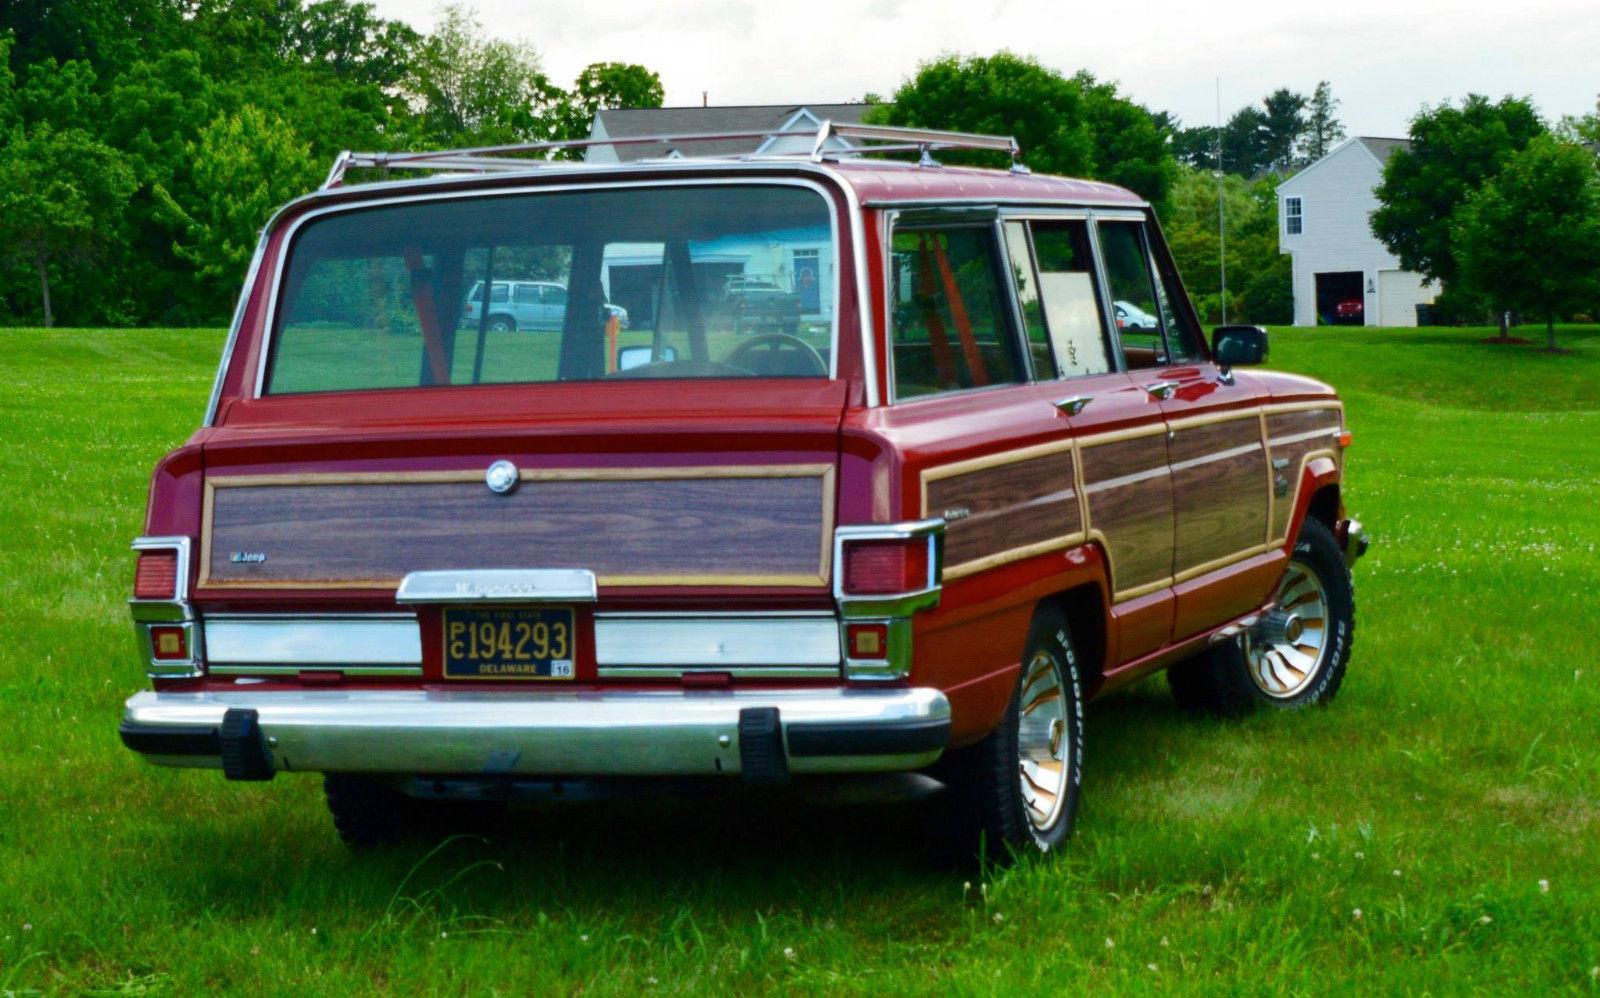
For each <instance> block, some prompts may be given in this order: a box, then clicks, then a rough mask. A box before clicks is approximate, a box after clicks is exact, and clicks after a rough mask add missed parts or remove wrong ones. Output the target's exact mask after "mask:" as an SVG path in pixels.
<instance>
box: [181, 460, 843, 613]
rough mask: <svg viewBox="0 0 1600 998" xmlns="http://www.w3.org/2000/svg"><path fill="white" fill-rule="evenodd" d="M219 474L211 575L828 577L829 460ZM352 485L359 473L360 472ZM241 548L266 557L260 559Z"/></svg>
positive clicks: (213, 579)
mask: <svg viewBox="0 0 1600 998" xmlns="http://www.w3.org/2000/svg"><path fill="white" fill-rule="evenodd" d="M696 471H697V473H696V474H694V475H692V476H689V475H685V476H682V477H670V478H669V477H628V476H619V475H606V474H605V473H603V472H597V473H596V476H597V477H595V478H594V479H587V480H586V479H583V478H577V477H573V475H572V473H563V474H561V475H560V476H559V477H554V478H540V477H539V476H538V473H532V474H530V473H526V472H525V473H524V476H523V481H522V483H521V485H520V487H519V488H518V489H517V490H516V491H515V492H513V493H511V494H510V495H496V494H494V493H492V492H490V491H489V490H488V489H487V488H485V486H484V484H483V476H482V473H481V472H474V473H468V475H466V476H456V478H457V479H458V480H438V479H439V477H441V476H433V480H426V479H427V478H428V477H429V476H425V475H418V476H414V477H416V478H421V479H424V480H410V481H406V480H395V478H396V477H404V476H373V480H360V479H359V477H358V476H343V477H340V476H328V477H327V478H326V479H323V480H318V479H317V478H316V477H315V476H307V477H306V478H305V479H304V480H301V481H295V482H286V481H283V480H282V479H279V478H276V477H270V478H262V479H256V480H252V479H250V478H248V477H238V478H224V479H214V480H212V481H211V482H208V489H207V492H208V495H207V510H206V520H205V525H206V532H205V537H204V539H203V542H202V543H203V551H202V572H203V573H204V574H203V576H202V579H201V585H204V586H212V587H229V586H232V587H289V588H292V587H302V588H303V587H324V586H329V587H355V586H372V587H389V586H394V585H397V584H398V583H399V581H400V579H401V578H403V577H404V576H405V574H406V573H407V572H413V571H425V570H432V569H462V568H540V567H550V568H587V569H590V570H591V571H593V572H594V573H595V575H596V576H598V577H599V581H600V582H601V583H602V584H607V583H609V584H612V585H821V584H823V583H824V582H825V580H826V578H827V567H828V566H827V564H826V561H827V555H828V552H827V542H828V541H830V540H831V535H832V531H833V524H832V519H833V518H832V508H833V498H834V497H833V488H832V478H833V475H832V469H831V468H828V467H820V466H797V467H795V468H792V469H768V470H767V471H766V472H757V473H756V474H749V473H745V474H740V473H738V472H737V471H732V470H729V471H720V472H719V471H717V470H714V469H709V470H708V469H697V470H696ZM352 479H355V480H352ZM235 552H242V553H252V552H253V553H258V554H262V555H265V560H263V561H259V562H253V561H251V560H249V559H248V557H246V559H245V560H243V561H235V560H234V558H233V556H234V553H235Z"/></svg>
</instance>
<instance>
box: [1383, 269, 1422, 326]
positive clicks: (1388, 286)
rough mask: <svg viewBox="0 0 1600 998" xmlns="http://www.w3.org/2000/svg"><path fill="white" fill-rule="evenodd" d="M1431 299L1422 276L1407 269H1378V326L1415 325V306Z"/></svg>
mask: <svg viewBox="0 0 1600 998" xmlns="http://www.w3.org/2000/svg"><path fill="white" fill-rule="evenodd" d="M1432 300H1433V291H1432V290H1431V289H1429V288H1425V287H1423V284H1422V277H1421V276H1420V275H1418V274H1415V273H1413V272H1411V271H1409V270H1380V271H1378V321H1377V323H1376V324H1377V325H1380V326H1415V325H1416V324H1417V306H1418V305H1419V304H1421V303H1422V302H1428V301H1432Z"/></svg>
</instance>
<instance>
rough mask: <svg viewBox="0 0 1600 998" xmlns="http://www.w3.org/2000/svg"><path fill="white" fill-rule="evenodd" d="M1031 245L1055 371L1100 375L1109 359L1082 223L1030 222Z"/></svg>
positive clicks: (1064, 374)
mask: <svg viewBox="0 0 1600 998" xmlns="http://www.w3.org/2000/svg"><path fill="white" fill-rule="evenodd" d="M1033 246H1034V251H1035V253H1036V254H1037V256H1038V260H1039V293H1040V296H1041V298H1042V299H1043V302H1044V316H1045V321H1046V324H1047V326H1048V328H1049V332H1050V347H1051V349H1052V350H1053V351H1054V353H1055V361H1056V371H1057V373H1058V374H1059V376H1061V377H1063V378H1076V377H1080V376H1082V375H1086V374H1105V373H1106V372H1108V371H1110V370H1111V357H1110V354H1109V353H1108V351H1107V350H1106V336H1105V324H1104V323H1103V322H1102V320H1101V317H1100V295H1099V292H1098V291H1097V290H1096V288H1095V278H1094V254H1093V251H1092V250H1091V249H1090V246H1089V225H1088V223H1087V222H1083V221H1063V222H1034V223H1033Z"/></svg>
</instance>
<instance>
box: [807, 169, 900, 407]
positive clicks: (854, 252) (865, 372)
mask: <svg viewBox="0 0 1600 998" xmlns="http://www.w3.org/2000/svg"><path fill="white" fill-rule="evenodd" d="M819 172H821V173H822V174H823V175H824V176H826V177H828V178H829V179H831V180H832V181H833V182H834V185H835V186H836V187H838V188H839V190H841V191H843V192H844V204H845V207H846V208H848V209H849V210H850V216H851V218H850V255H851V257H852V258H853V261H854V264H855V266H854V270H855V279H856V311H857V313H858V314H857V317H856V320H857V322H858V323H859V324H860V334H861V359H862V369H861V377H862V380H863V381H864V382H865V385H866V407H867V408H869V409H875V408H877V407H878V405H879V404H880V403H881V401H882V398H883V396H882V394H881V393H880V391H879V388H878V338H877V336H876V335H875V333H874V331H873V327H872V293H871V287H872V281H871V277H870V276H869V275H868V272H867V236H866V233H865V232H864V231H863V229H864V228H865V227H866V219H865V218H864V217H862V211H861V200H860V198H858V197H857V196H856V189H855V185H854V184H852V183H850V182H849V181H848V180H846V179H844V177H843V176H841V175H840V174H839V173H838V172H837V171H835V170H831V169H828V168H826V167H823V168H821V169H820V171H819ZM830 204H831V202H830ZM835 269H836V270H837V267H836V268H835ZM838 292H839V293H840V294H842V293H843V284H842V283H841V284H840V286H839V288H838ZM884 305H885V317H886V318H887V314H888V313H887V305H888V302H887V301H885V302H884ZM834 312H835V314H836V315H837V313H838V308H837V307H835V309H834ZM885 328H887V323H885ZM838 339H839V332H838V328H837V323H836V324H835V329H834V352H833V354H832V355H830V356H829V358H828V362H829V365H830V367H831V368H832V370H831V371H830V373H829V376H830V377H835V378H836V377H838V376H839V351H838ZM884 356H885V357H886V358H887V357H888V347H887V344H885V349H884Z"/></svg>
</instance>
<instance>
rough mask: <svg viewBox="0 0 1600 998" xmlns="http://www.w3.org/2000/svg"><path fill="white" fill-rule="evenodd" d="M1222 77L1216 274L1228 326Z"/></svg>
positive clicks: (1224, 320) (1218, 148) (1226, 212)
mask: <svg viewBox="0 0 1600 998" xmlns="http://www.w3.org/2000/svg"><path fill="white" fill-rule="evenodd" d="M1222 176H1223V175H1222V77H1220V76H1219V77H1217V273H1218V277H1219V278H1220V280H1221V282H1222V324H1223V325H1224V326H1226V325H1227V324H1228V211H1227V208H1226V207H1224V205H1223V201H1222Z"/></svg>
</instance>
